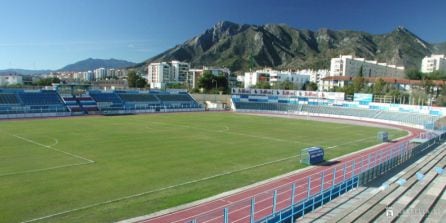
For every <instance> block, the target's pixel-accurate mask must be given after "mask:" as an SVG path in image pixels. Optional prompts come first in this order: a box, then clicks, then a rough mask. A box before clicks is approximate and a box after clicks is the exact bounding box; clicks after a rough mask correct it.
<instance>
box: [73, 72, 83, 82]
mask: <svg viewBox="0 0 446 223" xmlns="http://www.w3.org/2000/svg"><path fill="white" fill-rule="evenodd" d="M73 79H74V80H78V81H79V80H83V79H84V74H83V73H82V72H75V73H74V74H73Z"/></svg>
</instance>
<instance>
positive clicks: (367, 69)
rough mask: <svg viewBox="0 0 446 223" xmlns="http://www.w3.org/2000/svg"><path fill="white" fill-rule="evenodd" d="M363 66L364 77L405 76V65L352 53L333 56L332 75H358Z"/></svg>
mask: <svg viewBox="0 0 446 223" xmlns="http://www.w3.org/2000/svg"><path fill="white" fill-rule="evenodd" d="M361 67H362V75H363V77H395V78H404V76H405V73H404V67H398V66H396V65H390V64H386V63H378V62H377V61H375V60H365V59H364V58H354V57H353V56H351V55H342V56H340V57H339V58H332V59H331V64H330V76H349V77H355V76H358V74H359V72H360V70H361Z"/></svg>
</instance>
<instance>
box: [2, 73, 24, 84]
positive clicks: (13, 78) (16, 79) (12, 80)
mask: <svg viewBox="0 0 446 223" xmlns="http://www.w3.org/2000/svg"><path fill="white" fill-rule="evenodd" d="M15 84H23V78H22V76H19V75H0V86H7V85H15Z"/></svg>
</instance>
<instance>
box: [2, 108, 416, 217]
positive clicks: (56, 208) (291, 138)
mask: <svg viewBox="0 0 446 223" xmlns="http://www.w3.org/2000/svg"><path fill="white" fill-rule="evenodd" d="M379 130H381V129H379V128H371V127H363V126H352V125H343V124H333V123H323V122H315V121H308V120H294V119H286V118H272V117H259V116H249V115H241V114H234V113H184V114H153V115H138V116H114V117H80V118H65V119H40V120H19V121H3V122H0V201H1V202H0V222H21V221H29V220H33V221H34V220H36V219H39V218H42V217H43V218H42V219H40V220H36V222H110V221H116V220H122V219H126V218H131V217H135V216H139V215H144V214H149V213H152V212H155V211H158V210H161V209H165V208H169V207H173V206H176V205H179V204H183V203H187V202H191V201H194V200H198V199H201V198H205V197H209V196H211V195H215V194H218V193H221V192H224V191H228V190H231V189H235V188H239V187H241V186H245V185H248V184H251V183H254V182H258V181H260V180H264V179H268V178H271V177H273V176H277V175H280V174H283V173H287V172H290V171H292V170H296V169H298V168H302V167H303V165H300V164H299V163H298V157H296V155H297V154H298V153H299V151H300V150H301V149H303V148H306V147H308V146H314V145H320V146H323V147H325V148H327V147H333V146H336V147H335V148H333V149H330V150H327V151H326V154H327V156H326V159H330V158H334V157H337V156H340V155H343V154H347V153H350V152H352V151H356V150H359V149H363V148H365V147H368V146H371V145H374V144H377V141H376V133H377V132H378V131H379ZM387 131H388V132H389V135H390V136H391V138H396V137H401V136H403V135H405V134H407V133H406V132H404V131H398V130H387ZM281 159H284V160H282V161H277V162H272V161H276V160H281ZM267 162H272V163H271V164H268V165H263V166H260V167H253V166H256V165H259V164H263V163H267ZM224 173H227V174H224ZM167 187H168V189H166V188H167ZM45 216H51V217H45Z"/></svg>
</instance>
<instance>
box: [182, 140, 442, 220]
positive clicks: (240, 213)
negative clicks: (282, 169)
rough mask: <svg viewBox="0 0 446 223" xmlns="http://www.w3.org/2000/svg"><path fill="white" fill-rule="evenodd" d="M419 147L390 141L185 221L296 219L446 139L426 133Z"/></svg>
mask: <svg viewBox="0 0 446 223" xmlns="http://www.w3.org/2000/svg"><path fill="white" fill-rule="evenodd" d="M422 137H424V138H425V139H426V140H427V141H426V142H425V143H423V144H420V145H418V146H412V144H409V142H400V143H394V144H389V145H388V146H385V147H381V148H379V149H376V150H374V151H373V152H368V153H367V152H364V153H361V154H359V155H356V156H355V155H354V156H353V157H350V158H347V160H344V161H342V162H341V163H339V164H336V165H333V166H330V167H328V168H316V169H310V170H309V172H311V173H310V174H308V175H306V176H305V177H304V178H299V179H294V180H291V181H289V182H286V183H281V184H280V185H278V186H275V187H274V188H273V189H270V190H266V191H261V192H259V193H257V194H255V195H253V196H251V197H248V198H246V199H243V200H240V201H237V202H235V203H232V204H229V205H227V206H225V207H223V208H221V206H220V207H219V208H216V209H211V210H208V211H206V212H203V213H201V214H199V215H197V216H195V217H193V218H190V219H186V220H185V221H184V222H188V223H190V222H192V223H206V222H224V223H229V222H232V223H239V222H250V223H255V222H268V223H269V222H283V221H292V220H293V219H296V218H298V217H300V216H303V215H305V214H307V213H309V212H311V211H312V210H314V209H315V208H317V207H319V206H321V205H323V204H325V203H327V202H329V201H330V200H332V199H333V198H336V197H338V196H340V195H342V194H343V193H345V192H347V191H349V190H351V189H353V188H355V187H358V186H359V185H360V184H364V183H366V182H369V181H371V180H373V179H375V178H377V177H379V176H381V175H382V174H384V173H386V172H388V171H389V170H391V169H393V168H394V167H396V166H398V165H400V164H402V163H404V162H405V161H407V160H409V159H411V158H412V157H414V156H417V155H419V154H420V153H423V152H427V151H429V150H430V149H433V148H435V147H436V146H438V145H439V144H440V143H442V142H443V141H444V140H445V139H446V133H443V134H441V135H433V134H425V135H423V136H422Z"/></svg>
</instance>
